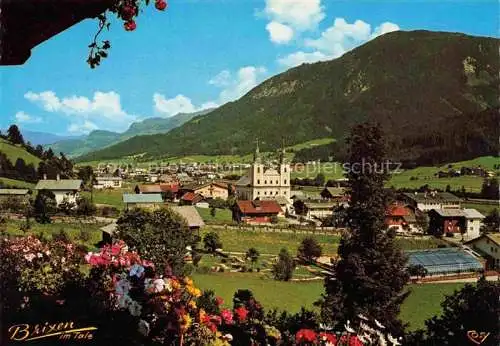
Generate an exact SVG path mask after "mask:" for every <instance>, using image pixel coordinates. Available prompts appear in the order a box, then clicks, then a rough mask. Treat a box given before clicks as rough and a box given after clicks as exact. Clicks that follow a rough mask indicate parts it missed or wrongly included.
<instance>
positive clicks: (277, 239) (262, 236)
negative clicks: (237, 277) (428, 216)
mask: <svg viewBox="0 0 500 346" xmlns="http://www.w3.org/2000/svg"><path fill="white" fill-rule="evenodd" d="M210 231H215V232H217V233H218V234H219V237H220V239H221V241H222V245H223V249H224V250H225V251H231V252H246V251H247V250H248V249H249V248H251V247H254V248H256V249H257V250H258V251H259V252H260V253H262V254H272V255H277V254H278V253H279V251H280V250H281V249H282V248H286V249H288V251H289V252H290V253H291V254H292V255H295V254H296V253H297V249H298V247H299V245H300V243H301V241H302V239H304V238H305V237H306V236H307V235H305V234H295V233H278V232H259V231H238V230H234V229H228V230H223V229H215V228H210V227H206V228H204V229H203V231H202V234H201V235H202V236H203V235H204V234H205V233H208V232H210ZM309 236H312V237H314V238H315V239H316V240H317V242H318V243H319V244H320V245H321V247H322V249H323V254H324V255H327V256H335V255H336V254H337V247H338V245H339V242H340V236H338V235H324V234H316V235H309ZM396 242H397V243H398V245H399V246H400V248H401V249H402V250H417V249H429V248H436V247H437V246H438V244H439V243H440V241H439V240H437V239H435V238H432V237H421V238H404V237H401V238H397V239H396Z"/></svg>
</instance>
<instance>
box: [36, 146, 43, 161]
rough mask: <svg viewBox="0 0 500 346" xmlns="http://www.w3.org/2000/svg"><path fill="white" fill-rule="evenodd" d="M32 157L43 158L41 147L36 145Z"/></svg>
mask: <svg viewBox="0 0 500 346" xmlns="http://www.w3.org/2000/svg"><path fill="white" fill-rule="evenodd" d="M34 155H35V156H36V157H38V158H40V159H41V158H42V156H43V147H42V146H41V145H40V144H38V145H37V146H36V147H35V152H34Z"/></svg>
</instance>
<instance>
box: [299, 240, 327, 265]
mask: <svg viewBox="0 0 500 346" xmlns="http://www.w3.org/2000/svg"><path fill="white" fill-rule="evenodd" d="M322 252H323V249H321V245H319V244H318V242H317V241H316V239H315V238H313V237H305V238H304V239H303V240H302V242H301V243H300V246H299V248H298V249H297V255H298V256H300V257H303V258H305V259H306V261H308V262H311V261H313V260H314V259H315V258H318V257H320V256H321V253H322Z"/></svg>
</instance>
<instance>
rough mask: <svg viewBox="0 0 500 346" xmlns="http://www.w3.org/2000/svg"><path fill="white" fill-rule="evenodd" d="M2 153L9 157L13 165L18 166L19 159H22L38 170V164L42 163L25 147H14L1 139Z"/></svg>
mask: <svg viewBox="0 0 500 346" xmlns="http://www.w3.org/2000/svg"><path fill="white" fill-rule="evenodd" d="M0 151H1V152H3V153H5V155H7V158H8V159H9V160H10V161H11V162H12V164H13V165H15V164H16V160H17V159H18V158H21V159H23V160H24V162H25V163H26V164H27V165H29V164H30V163H32V164H33V165H34V166H35V168H37V167H38V163H39V162H40V161H41V160H40V159H39V158H38V157H36V156H34V155H31V154H30V153H28V152H27V151H26V150H25V149H24V148H23V147H19V146H17V145H12V144H10V143H9V142H7V141H6V140H4V139H0Z"/></svg>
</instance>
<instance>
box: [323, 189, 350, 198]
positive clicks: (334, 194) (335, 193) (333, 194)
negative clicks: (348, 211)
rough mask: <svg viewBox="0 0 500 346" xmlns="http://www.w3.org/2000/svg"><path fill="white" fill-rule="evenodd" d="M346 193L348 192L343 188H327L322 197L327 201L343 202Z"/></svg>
mask: <svg viewBox="0 0 500 346" xmlns="http://www.w3.org/2000/svg"><path fill="white" fill-rule="evenodd" d="M345 191H346V190H345V188H343V187H330V186H327V187H325V188H324V189H323V190H322V191H321V193H320V195H321V198H324V199H327V200H341V199H342V198H343V197H345Z"/></svg>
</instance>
